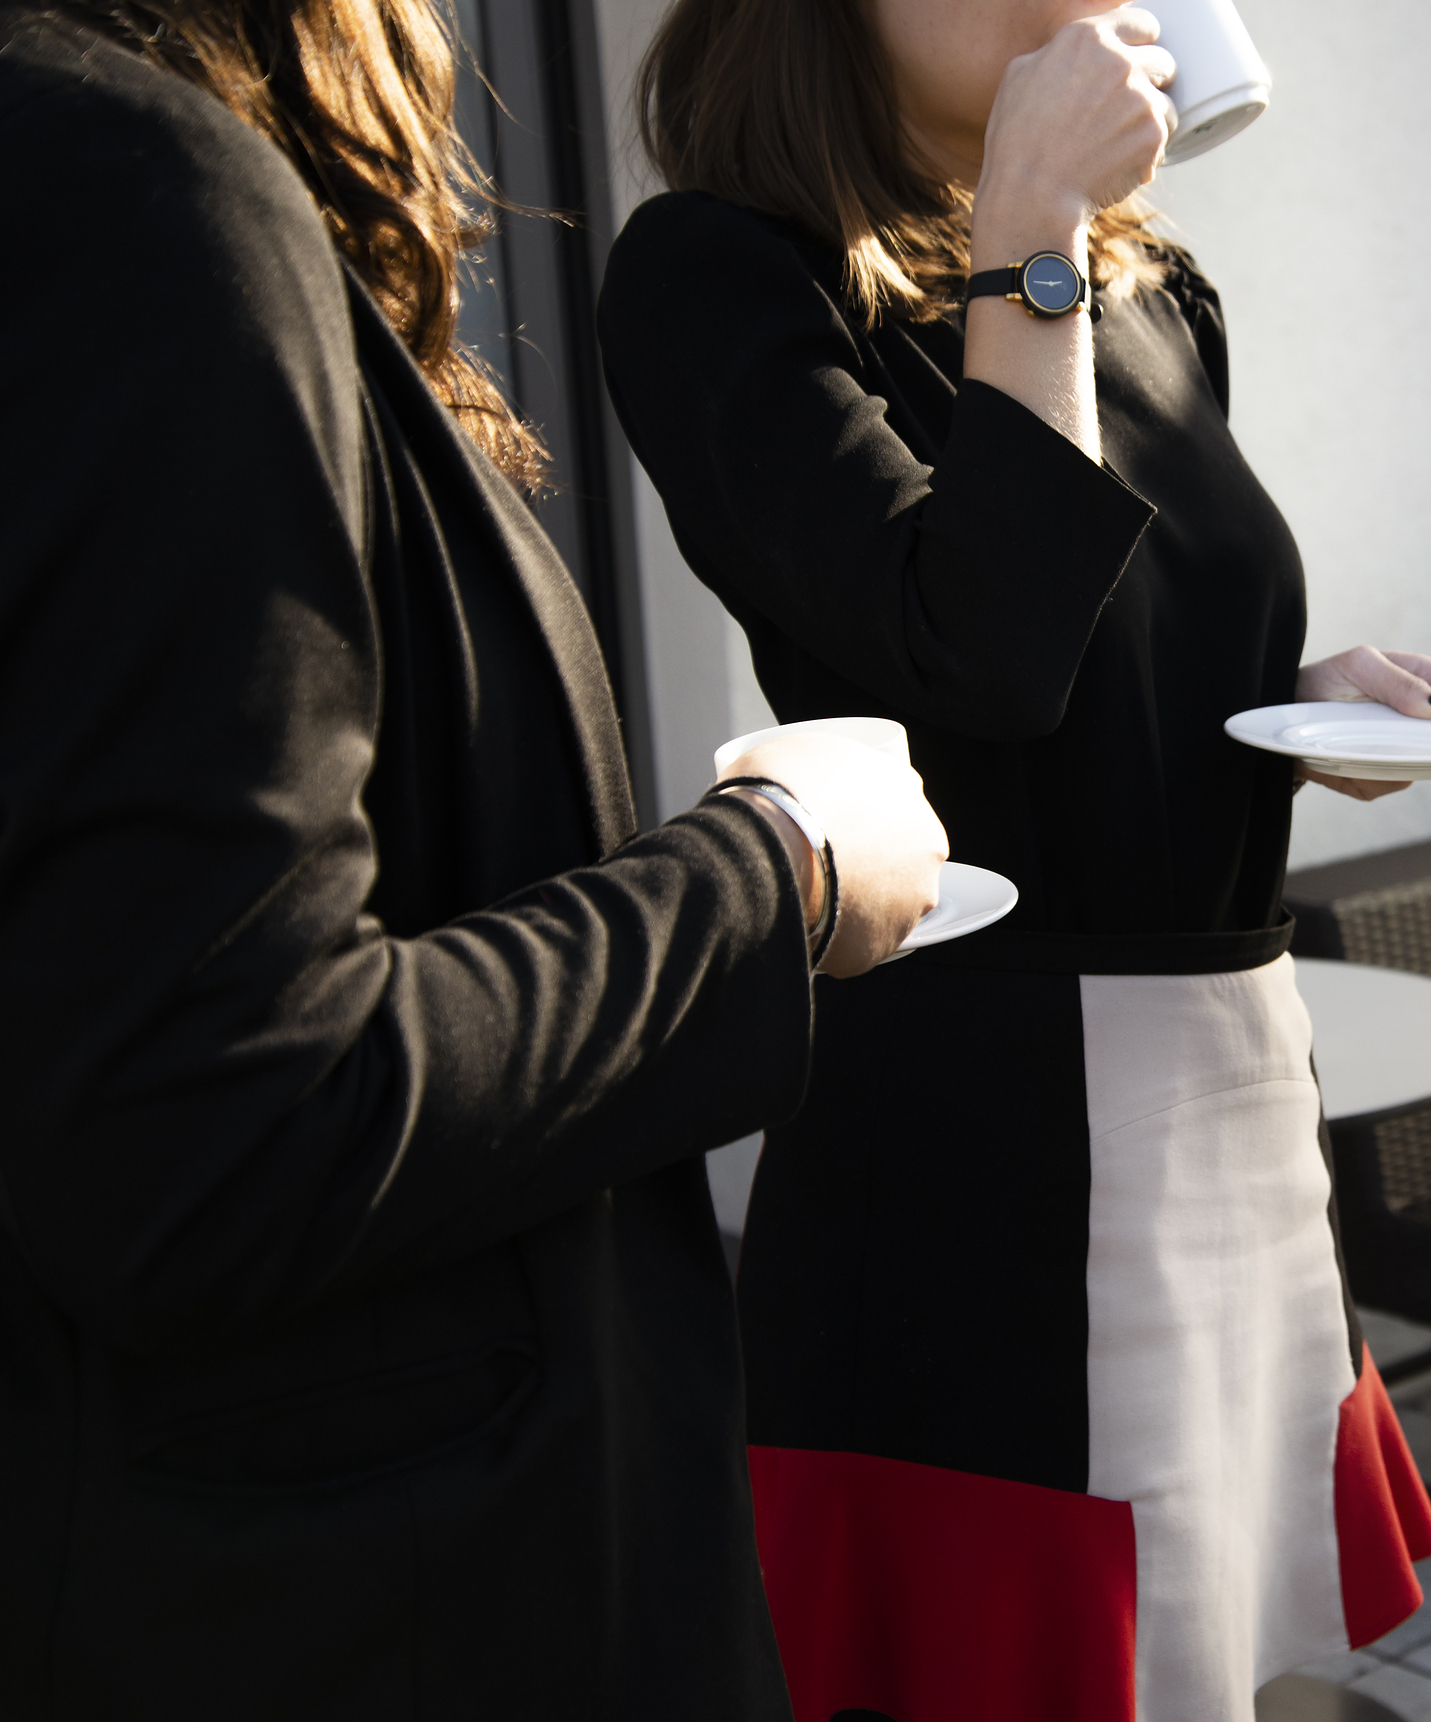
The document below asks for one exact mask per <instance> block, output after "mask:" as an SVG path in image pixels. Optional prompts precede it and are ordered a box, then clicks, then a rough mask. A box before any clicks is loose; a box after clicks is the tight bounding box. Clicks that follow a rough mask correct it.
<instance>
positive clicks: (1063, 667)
mask: <svg viewBox="0 0 1431 1722" xmlns="http://www.w3.org/2000/svg"><path fill="white" fill-rule="evenodd" d="M930 489H931V495H930V497H929V501H928V503H927V505H926V507H925V510H924V514H923V518H922V521H921V525H920V541H919V548H918V552H917V562H916V575H917V577H916V582H915V596H914V598H913V601H914V602H916V603H918V604H920V605H921V606H922V611H923V614H922V615H921V616H919V617H916V618H914V619H913V620H914V622H915V625H914V626H913V627H912V628H911V629H910V637H911V639H912V640H914V641H916V642H917V643H918V646H917V650H918V656H919V660H920V669H921V671H922V672H923V674H924V676H925V677H926V680H927V682H928V683H929V684H931V685H936V686H937V685H939V684H943V685H945V686H947V688H948V691H949V696H950V697H949V702H948V708H947V713H948V715H947V720H946V721H947V722H948V726H949V727H950V728H951V729H957V730H959V731H960V732H961V733H965V734H970V735H976V736H978V735H988V736H990V737H1008V736H1009V735H1011V734H1017V735H1023V736H1037V735H1046V734H1048V733H1050V732H1051V731H1052V730H1054V729H1056V728H1057V727H1058V725H1059V723H1060V722H1061V721H1062V718H1063V712H1064V707H1065V706H1066V704H1067V701H1068V695H1069V692H1070V690H1071V688H1072V685H1073V679H1074V677H1075V676H1076V674H1077V672H1078V666H1079V663H1080V662H1081V660H1082V657H1083V653H1084V650H1085V649H1086V647H1087V645H1088V640H1089V636H1090V635H1091V634H1092V632H1093V627H1094V624H1095V622H1096V621H1097V620H1098V614H1099V612H1100V611H1101V609H1102V608H1103V605H1104V604H1105V603H1106V602H1107V601H1108V598H1109V595H1110V594H1111V593H1112V591H1113V588H1114V587H1115V586H1116V585H1117V583H1118V580H1119V578H1120V576H1121V575H1122V573H1123V570H1124V568H1125V566H1126V565H1127V562H1128V559H1129V557H1130V556H1131V555H1132V554H1133V551H1134V549H1135V548H1136V546H1137V544H1138V540H1139V539H1140V538H1141V537H1142V535H1143V532H1144V531H1145V529H1146V528H1147V526H1148V523H1149V522H1150V521H1151V520H1152V518H1153V516H1154V515H1155V514H1156V513H1157V510H1156V508H1155V507H1154V506H1153V504H1152V503H1150V502H1149V501H1148V500H1147V498H1146V497H1144V496H1140V495H1139V494H1138V492H1137V491H1136V490H1134V489H1133V488H1132V486H1131V485H1129V484H1127V483H1125V482H1124V480H1123V479H1122V478H1120V477H1119V476H1118V474H1117V473H1116V472H1115V471H1114V470H1113V468H1112V467H1110V466H1109V465H1108V464H1107V463H1106V462H1105V463H1103V464H1102V465H1101V466H1100V465H1099V464H1097V463H1096V462H1094V461H1092V460H1090V459H1089V458H1088V456H1087V455H1086V454H1084V452H1083V451H1082V449H1080V448H1079V447H1078V446H1077V445H1076V444H1075V443H1073V442H1070V441H1069V439H1068V438H1067V437H1065V436H1063V435H1061V434H1060V432H1058V431H1056V430H1054V428H1053V427H1052V426H1051V425H1048V424H1046V423H1045V422H1044V421H1043V420H1042V419H1041V418H1039V417H1038V415H1037V414H1036V413H1033V412H1030V411H1029V409H1028V408H1027V407H1024V406H1021V405H1020V404H1019V403H1018V402H1017V401H1016V400H1014V399H1013V397H1012V396H1010V395H1006V394H1004V393H1003V391H1002V390H1000V389H996V388H993V387H991V386H990V385H989V384H987V383H981V382H965V383H963V384H962V385H961V386H960V390H959V396H958V399H957V401H956V402H955V407H954V419H953V424H952V426H951V428H950V433H949V440H948V442H947V443H946V445H945V448H944V453H943V455H942V456H941V458H940V461H939V464H938V465H937V466H936V467H935V469H934V473H933V475H932V477H931V479H930Z"/></svg>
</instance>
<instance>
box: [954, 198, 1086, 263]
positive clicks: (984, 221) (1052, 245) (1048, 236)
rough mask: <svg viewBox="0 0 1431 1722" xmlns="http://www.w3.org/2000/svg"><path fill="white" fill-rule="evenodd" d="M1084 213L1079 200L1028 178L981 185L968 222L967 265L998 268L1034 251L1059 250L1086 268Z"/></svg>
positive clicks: (1073, 261)
mask: <svg viewBox="0 0 1431 1722" xmlns="http://www.w3.org/2000/svg"><path fill="white" fill-rule="evenodd" d="M1088 228H1089V222H1088V216H1087V211H1086V208H1085V206H1084V204H1083V200H1082V199H1081V198H1078V197H1077V196H1075V195H1072V194H1068V193H1063V194H1059V193H1058V192H1056V191H1054V190H1050V188H1048V187H1039V186H1035V185H1032V184H1025V185H1023V186H1009V185H1007V184H997V185H993V186H990V187H988V188H986V187H984V186H983V185H982V184H981V185H980V189H979V191H978V193H977V195H976V196H975V199H974V210H973V216H972V220H971V227H970V235H969V240H970V253H971V263H970V266H971V270H972V271H973V272H974V273H976V274H977V273H978V272H979V271H980V270H983V269H1001V268H1003V267H1004V266H1005V265H1007V264H1009V263H1017V262H1022V261H1023V259H1024V258H1025V257H1027V256H1028V255H1029V253H1030V252H1033V251H1060V252H1062V253H1063V255H1064V256H1065V257H1067V258H1068V259H1069V260H1070V261H1071V262H1072V263H1073V264H1074V265H1075V267H1076V268H1077V269H1078V272H1079V274H1081V275H1087V273H1088Z"/></svg>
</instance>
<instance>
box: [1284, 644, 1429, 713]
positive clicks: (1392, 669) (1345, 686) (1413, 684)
mask: <svg viewBox="0 0 1431 1722" xmlns="http://www.w3.org/2000/svg"><path fill="white" fill-rule="evenodd" d="M1297 698H1298V699H1299V700H1377V701H1379V702H1380V703H1381V704H1382V705H1384V706H1390V707H1391V709H1392V710H1393V711H1398V712H1402V713H1404V714H1405V715H1406V716H1407V717H1415V718H1431V659H1428V658H1426V657H1424V656H1422V655H1421V654H1420V653H1418V652H1379V651H1377V649H1376V647H1375V646H1353V647H1352V649H1351V650H1350V651H1349V652H1338V653H1337V655H1336V656H1335V657H1334V658H1322V659H1321V660H1320V661H1319V662H1317V663H1315V664H1303V666H1302V668H1301V669H1300V670H1298V672H1297Z"/></svg>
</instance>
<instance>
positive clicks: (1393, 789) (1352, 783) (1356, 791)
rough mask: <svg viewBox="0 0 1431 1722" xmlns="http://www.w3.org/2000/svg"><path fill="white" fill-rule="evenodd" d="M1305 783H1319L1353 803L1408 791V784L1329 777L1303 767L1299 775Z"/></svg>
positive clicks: (1363, 778)
mask: <svg viewBox="0 0 1431 1722" xmlns="http://www.w3.org/2000/svg"><path fill="white" fill-rule="evenodd" d="M1299 775H1300V776H1301V778H1302V780H1303V781H1304V782H1306V783H1320V784H1321V786H1322V787H1323V789H1334V790H1336V792H1337V794H1338V795H1349V796H1350V797H1351V798H1352V800H1353V801H1378V800H1380V799H1381V797H1382V796H1383V795H1395V794H1397V792H1398V791H1400V790H1403V789H1410V787H1411V785H1410V783H1387V782H1384V781H1383V780H1382V779H1381V778H1378V777H1329V776H1328V775H1327V774H1326V773H1325V772H1321V771H1313V770H1312V769H1311V767H1310V766H1306V765H1304V766H1303V767H1302V768H1301V771H1300V773H1299Z"/></svg>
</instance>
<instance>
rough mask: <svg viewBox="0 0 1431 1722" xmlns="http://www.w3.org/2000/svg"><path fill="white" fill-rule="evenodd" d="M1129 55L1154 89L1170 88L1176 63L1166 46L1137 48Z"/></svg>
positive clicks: (1176, 68)
mask: <svg viewBox="0 0 1431 1722" xmlns="http://www.w3.org/2000/svg"><path fill="white" fill-rule="evenodd" d="M1129 57H1130V58H1131V60H1132V62H1133V64H1134V65H1135V66H1136V67H1137V68H1138V70H1139V71H1140V72H1141V73H1142V74H1143V76H1144V77H1145V78H1146V79H1147V80H1148V82H1149V83H1150V84H1151V85H1152V86H1153V88H1154V89H1155V90H1170V89H1171V88H1172V86H1173V80H1174V79H1175V78H1176V77H1177V75H1178V63H1177V61H1176V60H1175V59H1174V58H1173V57H1172V55H1171V54H1170V53H1169V52H1168V51H1167V49H1166V48H1139V49H1138V51H1137V52H1136V53H1134V54H1132V55H1130V56H1129Z"/></svg>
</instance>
